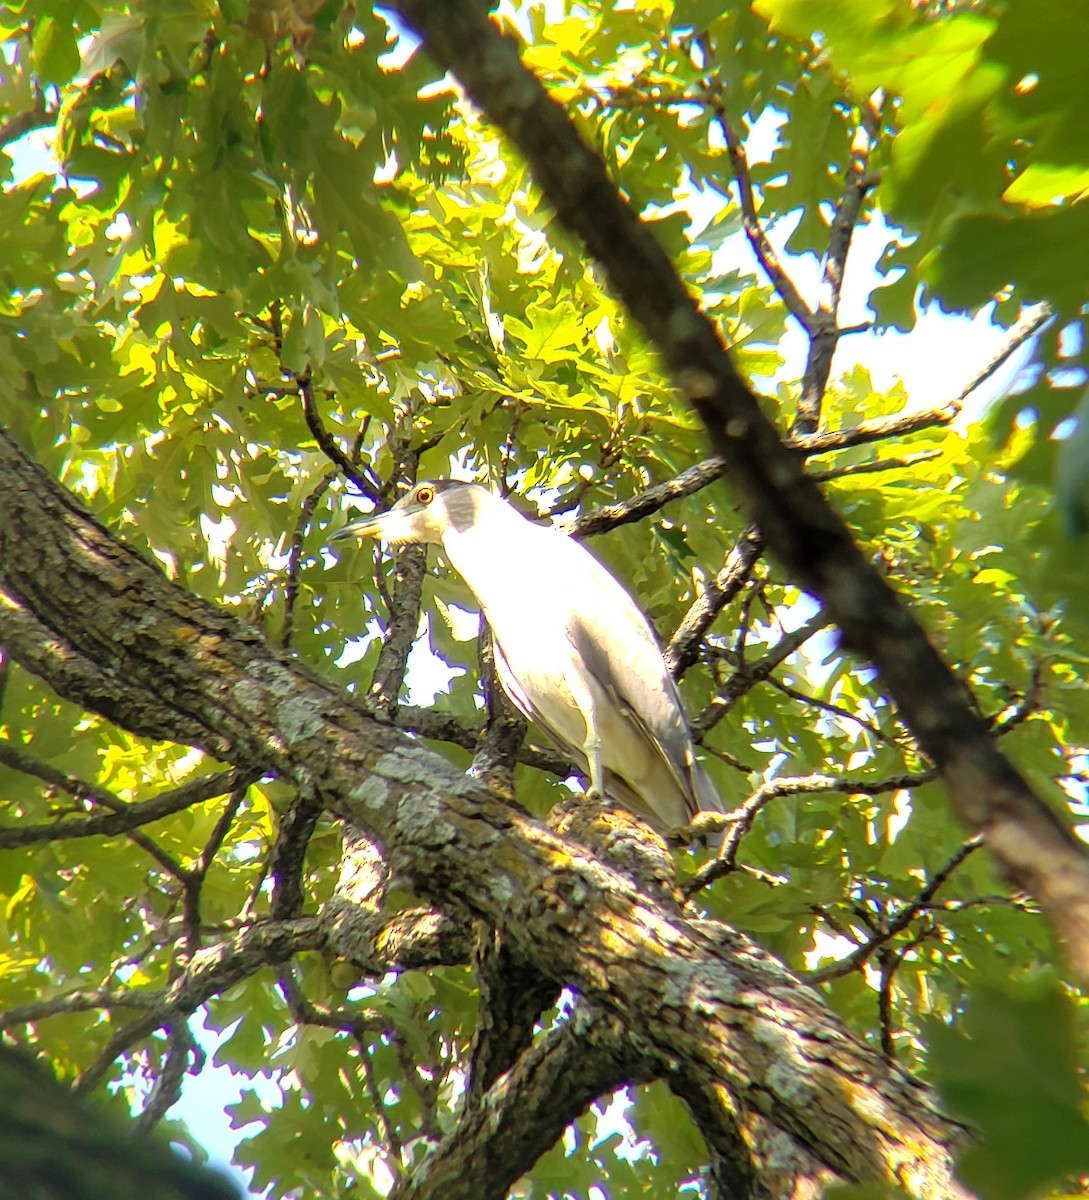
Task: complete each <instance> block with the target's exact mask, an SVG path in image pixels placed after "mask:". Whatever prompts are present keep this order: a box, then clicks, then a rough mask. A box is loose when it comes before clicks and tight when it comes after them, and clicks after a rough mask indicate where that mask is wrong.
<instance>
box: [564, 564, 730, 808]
mask: <svg viewBox="0 0 1089 1200" xmlns="http://www.w3.org/2000/svg"><path fill="white" fill-rule="evenodd" d="M602 570H604V568H602ZM610 578H612V577H611V576H610ZM614 582H615V581H614ZM616 586H617V588H618V589H619V591H620V593H621V595H622V597H623V601H624V603H623V604H621V603H619V601H617V602H616V603H615V607H613V606H610V611H609V612H608V613H607V614H605V617H604V619H602V615H601V614H600V613H597V612H594V613H588V612H585V611H583V612H578V613H573V614H572V615H571V618H570V620H569V621H568V627H567V636H568V637H569V638H570V640H571V642H572V644H573V645H574V647H575V650H576V651H577V653H578V654H579V656H580V657H581V659H582V661H583V662H584V663H585V664H586V667H587V669H588V670H589V671H590V673H591V674H592V675H593V677H594V679H595V680H596V681H597V683H598V685H599V686H600V687H601V688H602V689H603V690H604V691H605V693H606V695H608V696H609V697H610V698H611V699H612V701H613V702H614V703H615V704H616V705H617V706H618V707H619V708H620V710H621V711H622V712H623V714H624V715H625V716H626V717H627V718H628V720H630V721H631V722H632V723H633V724H635V725H636V726H637V727H638V728H639V729H640V731H641V732H642V734H643V737H644V738H646V739H647V740H648V741H650V742H651V743H652V744H653V745H654V747H655V748H656V749H657V751H658V754H659V755H660V756H661V758H662V761H663V762H664V763H665V764H666V766H667V767H668V769H669V773H670V774H671V775H672V777H673V779H674V780H675V781H676V784H677V787H678V788H679V789H680V791H681V792H682V794H683V795H684V797H685V801H686V805H687V807H688V810H689V815H695V813H696V812H698V811H699V810H701V809H703V810H708V809H709V810H712V811H717V812H723V811H725V808H724V805H723V803H722V800H721V798H720V797H719V795H718V793H717V791H716V790H715V787H714V784H712V783H711V780H710V778H709V777H708V775H707V773H706V771H704V769H703V767H702V766H701V765H700V763H699V761H698V759H697V758H696V749H695V743H694V742H693V740H692V730H691V727H690V726H689V724H688V717H687V715H686V714H685V710H684V702H683V701H682V699H681V695H680V692H679V691H678V690H677V685H676V684H675V683H674V682H673V678H672V676H671V675H670V674H669V671H668V670H667V669H666V665H665V659H664V658H663V657H662V651H661V648H660V647H659V645H658V642H657V640H656V639H655V637H654V633H653V631H652V629H651V627H650V623H649V622H648V621H647V619H646V617H645V616H644V615H643V613H642V612H641V610H640V609H639V608H638V606H637V605H636V604H635V601H634V600H632V599H631V597H630V596H629V595H628V594H627V592H626V591H624V590H623V589H622V588H621V587H620V585H619V584H617V585H616Z"/></svg>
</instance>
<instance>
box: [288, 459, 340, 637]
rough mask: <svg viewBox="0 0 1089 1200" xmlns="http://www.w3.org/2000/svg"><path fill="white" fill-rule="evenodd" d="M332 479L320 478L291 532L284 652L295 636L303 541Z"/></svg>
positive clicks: (329, 475) (330, 476)
mask: <svg viewBox="0 0 1089 1200" xmlns="http://www.w3.org/2000/svg"><path fill="white" fill-rule="evenodd" d="M334 479H336V472H335V471H329V472H327V473H326V474H325V475H323V476H322V478H321V479H320V480H319V481H318V485H317V487H315V488H313V490H312V491H311V492H310V494H309V495H308V496H307V497H306V499H305V500H304V501H303V506H302V508H301V509H300V510H299V517H298V520H297V521H296V522H295V528H294V529H293V530H292V531H291V547H290V549H289V550H288V552H287V572H286V580H287V582H286V584H285V585H284V622H283V625H282V626H281V628H280V646H281V648H282V649H284V650H289V649H290V648H291V639H292V638H293V637H294V636H295V605H296V604H297V603H298V599H299V570H300V568H301V566H302V555H303V541H304V539H305V537H306V532H307V530H308V529H309V528H310V522H311V519H312V518H313V516H314V510H315V509H316V508H317V506H318V504H319V503H320V502H321V499H322V497H323V496H324V495H325V493H326V492H327V491H328V490H329V487H330V485H331V484H332V482H333V480H334Z"/></svg>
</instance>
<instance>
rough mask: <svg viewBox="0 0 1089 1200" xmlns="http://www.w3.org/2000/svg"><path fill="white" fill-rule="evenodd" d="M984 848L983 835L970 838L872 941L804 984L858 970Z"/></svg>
mask: <svg viewBox="0 0 1089 1200" xmlns="http://www.w3.org/2000/svg"><path fill="white" fill-rule="evenodd" d="M982 845H983V838H982V836H980V835H977V836H975V837H971V838H968V839H967V841H965V842H964V843H963V844H962V845H961V846H960V848H959V849H958V850H957V852H956V853H955V854H954V855H953V856H952V858H950V859H949V861H948V862H947V863H946V864H945V866H944V867H942V869H941V870H940V871H938V872H937V874H936V875H934V877H933V878H932V879H931V880H930V882H929V883H928V884H927V885H926V886H925V887H924V888H922V890H921V891H920V892H919V894H918V895H917V896H916V897H915V898H914V900H912V901H911V903H910V904H905V905H904V907H903V908H902V909H900V911H899V912H898V913H897V914H896V915H895V916H894V917H893V918H892V919H891V920H890V921H888V922H887V923H886V924H885V925H884V927H883V928H882V929H881V930H880V931H878V932H877V933H876V934H875V935H874V936H873V937H872V938H870V940H869V941H866V942H863V943H862V945H860V946H859V947H858V948H857V949H855V950H852V951H851V953H850V954H848V955H847V956H846V957H845V958H841V959H837V960H836V962H834V963H829V964H828V966H826V967H821V968H820V969H819V970H817V971H810V972H809V973H808V974H807V975H805V976H803V978H804V980H805V982H806V983H810V984H813V983H827V982H828V981H829V980H830V979H841V978H842V977H843V976H844V975H849V974H850V973H851V972H852V971H857V970H858V968H859V967H861V966H862V965H863V964H864V963H865V962H866V961H867V960H868V959H869V958H870V957H871V955H873V954H874V953H875V952H876V951H877V950H879V949H880V948H881V947H882V946H883V945H885V943H887V942H889V941H891V940H892V939H893V938H894V937H897V936H898V935H899V934H901V933H903V932H904V930H905V929H907V927H908V926H909V925H910V924H911V923H912V921H914V920H915V918H916V917H918V916H919V915H920V914H921V913H923V912H925V911H926V910H927V909H928V908H929V907H930V905H931V902H932V901H933V899H934V897H935V895H936V894H937V893H938V890H939V889H940V888H941V887H942V885H943V884H945V883H946V882H947V881H948V879H949V877H950V876H951V875H952V874H953V872H954V871H955V870H956V869H957V868H958V867H959V866H960V865H961V863H963V862H964V860H965V859H966V858H967V857H968V856H969V855H970V854H974V853H975V851H976V850H978V849H979V848H980V846H982Z"/></svg>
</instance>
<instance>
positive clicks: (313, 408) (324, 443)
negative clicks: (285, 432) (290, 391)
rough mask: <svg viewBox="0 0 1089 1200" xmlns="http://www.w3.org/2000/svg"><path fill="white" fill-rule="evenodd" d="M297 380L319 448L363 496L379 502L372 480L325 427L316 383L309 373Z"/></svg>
mask: <svg viewBox="0 0 1089 1200" xmlns="http://www.w3.org/2000/svg"><path fill="white" fill-rule="evenodd" d="M295 381H296V383H297V384H298V387H299V395H300V396H302V402H303V417H304V418H305V420H306V427H307V429H309V430H310V432H311V434H312V435H313V437H314V440H315V441H316V442H317V443H318V448H319V449H320V450H321V452H322V453H323V454H324V455H325V457H326V458H328V459H329V461H330V462H331V463H333V464H334V465H335V466H337V467H339V468H340V470H341V471H343V472H344V475H345V476H346V477H347V478H348V479H350V480H351V481H352V483H353V484H354V485H355V486H356V487H357V488H358V489H359V494H360V495H361V496H366V498H367V499H368V500H370V501H372V503H375V504H377V503H378V493H377V492H376V491H375V490H374V488H372V487H371V484H370V481H369V480H368V479H367V478H365V477H364V476H363V475H361V474H360V473H359V470H358V468H357V466H356V464H355V463H354V462H352V460H351V459H350V458H349V457H348V456H347V455H346V454H345V453H344V451H343V450H341V448H340V447H339V446H338V445H337V442H336V439H335V438H334V437H333V436H332V434H331V433H330V432H329V430H328V429H326V428H325V425H324V423H323V422H322V419H321V414H320V413H319V412H318V407H317V401H316V400H315V398H314V385H313V383H312V382H311V379H310V375H309V373H306V374H302V375H296V376H295Z"/></svg>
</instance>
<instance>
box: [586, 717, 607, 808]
mask: <svg viewBox="0 0 1089 1200" xmlns="http://www.w3.org/2000/svg"><path fill="white" fill-rule="evenodd" d="M582 750H583V753H584V754H585V755H586V766H587V769H588V770H589V772H590V786H589V788H587V790H586V794H587V795H588V796H593V797H596V798H597V799H598V800H604V799H605V768H604V767H603V766H602V765H601V738H600V737H599V736H598V732H597V729H596V728H595V726H594V725H593V724H590V723H588V724H587V726H586V740H585V741H584V742H583V743H582Z"/></svg>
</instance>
